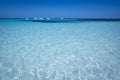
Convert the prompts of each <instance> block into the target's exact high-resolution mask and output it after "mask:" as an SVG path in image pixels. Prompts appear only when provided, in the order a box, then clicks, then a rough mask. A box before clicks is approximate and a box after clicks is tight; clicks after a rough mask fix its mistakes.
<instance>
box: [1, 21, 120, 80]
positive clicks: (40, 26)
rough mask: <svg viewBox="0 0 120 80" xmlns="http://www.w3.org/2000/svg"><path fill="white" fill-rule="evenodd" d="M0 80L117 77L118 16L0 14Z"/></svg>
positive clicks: (119, 49) (119, 56)
mask: <svg viewBox="0 0 120 80" xmlns="http://www.w3.org/2000/svg"><path fill="white" fill-rule="evenodd" d="M0 80H120V22H119V21H118V22H112V21H111V22H105V21H97V22H95V21H89V22H87V21H83V22H78V23H72V22H71V23H40V22H29V21H16V20H0Z"/></svg>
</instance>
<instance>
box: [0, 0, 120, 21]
mask: <svg viewBox="0 0 120 80" xmlns="http://www.w3.org/2000/svg"><path fill="white" fill-rule="evenodd" d="M26 17H29V18H33V17H52V18H53V17H66V18H115V19H116V18H118V19H120V1H119V0H0V18H26Z"/></svg>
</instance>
